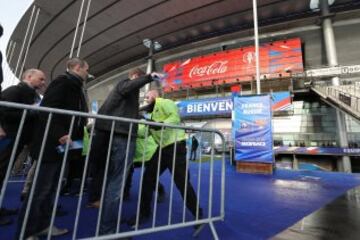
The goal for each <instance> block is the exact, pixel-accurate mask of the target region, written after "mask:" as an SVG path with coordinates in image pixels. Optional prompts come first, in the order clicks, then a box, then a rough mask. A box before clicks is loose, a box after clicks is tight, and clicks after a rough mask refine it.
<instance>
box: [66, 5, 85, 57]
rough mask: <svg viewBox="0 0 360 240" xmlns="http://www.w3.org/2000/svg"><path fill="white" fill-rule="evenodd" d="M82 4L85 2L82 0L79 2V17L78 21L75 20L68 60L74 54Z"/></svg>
mask: <svg viewBox="0 0 360 240" xmlns="http://www.w3.org/2000/svg"><path fill="white" fill-rule="evenodd" d="M84 2H85V0H82V2H81V6H80V10H79V15H78V19H77V22H76V28H75V33H74V38H73V41H72V45H71V49H70V55H69V58H72V57H73V54H74V48H75V42H76V38H77V34H78V31H79V26H80V19H81V16H82V12H83V9H84Z"/></svg>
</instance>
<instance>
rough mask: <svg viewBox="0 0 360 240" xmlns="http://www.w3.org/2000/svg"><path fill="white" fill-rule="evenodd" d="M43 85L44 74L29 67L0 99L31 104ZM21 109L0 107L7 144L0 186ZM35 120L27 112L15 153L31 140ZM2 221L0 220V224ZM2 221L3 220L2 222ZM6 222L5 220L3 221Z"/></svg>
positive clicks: (0, 154)
mask: <svg viewBox="0 0 360 240" xmlns="http://www.w3.org/2000/svg"><path fill="white" fill-rule="evenodd" d="M44 85H45V74H44V73H43V72H42V71H40V70H38V69H29V70H26V71H25V72H24V74H23V75H22V81H21V82H20V83H19V84H17V85H14V86H11V87H9V88H7V89H5V90H4V91H3V92H2V101H7V102H14V103H21V104H28V105H33V104H36V103H37V102H39V101H40V97H39V95H38V93H37V90H39V89H41V88H43V87H44ZM22 112H23V110H21V109H16V108H9V107H0V122H1V126H2V128H3V130H4V132H5V138H6V139H4V140H7V142H9V143H8V145H7V146H6V147H5V148H4V149H3V150H1V152H0V187H2V184H3V181H4V178H5V175H6V171H7V168H8V166H9V161H10V157H11V151H12V149H13V146H14V141H15V138H16V135H17V131H18V128H19V124H20V120H21V117H22ZM34 121H36V115H35V114H34V113H32V112H28V114H27V117H26V121H25V125H24V127H23V132H22V134H21V138H20V141H19V145H18V148H17V152H16V153H17V154H19V153H20V151H21V150H22V148H23V147H24V145H26V144H28V143H29V142H30V141H31V137H32V133H33V132H32V130H33V127H32V126H33V124H34ZM6 213H7V211H6V210H4V209H0V216H1V215H6ZM1 223H2V221H0V224H1ZM3 223H4V222H3ZM5 223H6V221H5Z"/></svg>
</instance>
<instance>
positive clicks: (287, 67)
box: [163, 38, 304, 92]
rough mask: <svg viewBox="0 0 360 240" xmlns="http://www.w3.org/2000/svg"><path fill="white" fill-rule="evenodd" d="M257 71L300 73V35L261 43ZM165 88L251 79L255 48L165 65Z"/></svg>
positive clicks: (165, 89)
mask: <svg viewBox="0 0 360 240" xmlns="http://www.w3.org/2000/svg"><path fill="white" fill-rule="evenodd" d="M259 51H260V73H261V75H262V76H263V77H264V76H266V77H267V78H269V79H270V78H274V77H279V74H283V75H285V74H288V72H289V71H291V72H292V73H297V72H303V70H304V68H303V59H302V51H301V41H300V39H299V38H294V39H288V40H283V41H275V42H271V43H265V44H261V45H260V48H259ZM163 71H164V72H165V73H166V77H165V79H164V84H163V85H164V86H163V87H164V91H165V92H169V91H173V90H179V89H181V88H187V87H191V88H201V87H206V86H212V85H216V84H217V85H221V84H224V83H235V82H241V81H250V80H252V79H253V78H254V76H255V74H256V73H255V72H256V69H255V48H254V46H248V47H243V48H239V49H234V50H226V51H221V52H217V53H213V54H209V55H205V56H199V57H194V58H189V59H186V60H184V61H175V62H172V63H168V64H165V65H164V67H163Z"/></svg>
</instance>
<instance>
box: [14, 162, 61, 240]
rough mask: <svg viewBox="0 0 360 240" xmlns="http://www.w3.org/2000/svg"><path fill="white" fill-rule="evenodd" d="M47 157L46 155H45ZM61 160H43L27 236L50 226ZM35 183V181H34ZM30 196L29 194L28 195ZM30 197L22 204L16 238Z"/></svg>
mask: <svg viewBox="0 0 360 240" xmlns="http://www.w3.org/2000/svg"><path fill="white" fill-rule="evenodd" d="M44 158H46V156H44ZM60 169H61V161H56V162H42V163H41V166H40V171H39V175H38V178H37V180H36V183H35V185H33V186H32V187H35V190H34V197H33V199H32V202H31V205H30V212H29V218H28V220H27V225H26V229H25V235H24V236H25V238H26V237H29V236H32V235H34V234H36V233H38V232H40V231H42V230H44V229H45V228H47V227H49V224H50V220H51V213H52V209H53V206H54V200H55V195H56V188H57V184H58V180H59V177H60ZM33 184H34V183H33ZM28 197H29V196H28ZM28 197H27V198H26V199H25V201H24V203H23V204H22V206H21V210H20V213H19V219H18V223H17V230H16V239H19V237H20V232H21V227H22V224H23V221H24V217H25V212H26V207H27V204H28V200H29V199H28Z"/></svg>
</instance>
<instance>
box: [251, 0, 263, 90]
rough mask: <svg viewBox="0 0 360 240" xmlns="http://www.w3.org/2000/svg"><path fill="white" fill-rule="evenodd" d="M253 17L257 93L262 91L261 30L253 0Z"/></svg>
mask: <svg viewBox="0 0 360 240" xmlns="http://www.w3.org/2000/svg"><path fill="white" fill-rule="evenodd" d="M253 13H254V15H253V18H254V41H255V60H256V94H260V93H261V86H260V60H259V32H258V31H259V30H258V16H257V1H256V0H253Z"/></svg>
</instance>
